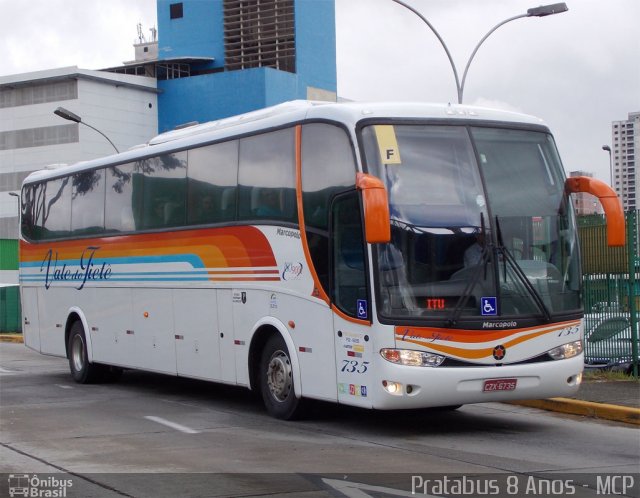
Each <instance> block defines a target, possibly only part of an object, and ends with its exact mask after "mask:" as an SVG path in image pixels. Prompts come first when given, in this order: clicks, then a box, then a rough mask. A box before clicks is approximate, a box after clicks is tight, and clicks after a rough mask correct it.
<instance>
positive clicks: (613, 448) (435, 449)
mask: <svg viewBox="0 0 640 498" xmlns="http://www.w3.org/2000/svg"><path fill="white" fill-rule="evenodd" d="M0 382H1V383H0V388H1V389H0V396H1V397H0V402H1V406H0V424H1V425H0V429H1V430H0V436H1V437H0V443H1V446H0V472H4V473H6V474H9V473H12V474H26V473H39V475H41V476H43V475H45V474H47V475H48V474H49V473H57V472H65V473H69V475H70V476H71V477H72V478H73V485H74V486H75V487H74V488H73V490H72V491H74V492H76V493H80V494H70V493H68V494H67V496H159V495H162V496H182V495H184V494H185V489H186V486H187V484H192V485H194V486H195V488H194V489H196V490H195V491H192V492H191V494H190V495H191V496H203V495H205V494H206V495H207V496H254V494H255V495H261V494H269V496H272V495H273V496H287V497H292V496H308V497H312V496H313V497H315V496H368V494H367V493H369V491H367V490H365V491H362V490H356V491H357V492H361V493H364V494H358V493H357V492H355V491H354V494H350V493H351V491H349V490H344V489H343V490H342V491H341V492H337V491H335V490H333V491H330V492H327V491H321V490H318V486H320V488H322V489H324V488H323V486H329V487H331V486H334V484H336V483H339V482H340V479H342V480H343V481H345V478H344V476H347V475H348V476H351V475H354V474H372V473H375V474H378V479H377V481H376V479H375V476H373V477H372V476H368V477H367V478H365V476H363V475H360V481H366V479H369V481H370V482H378V483H379V484H385V485H386V486H385V489H386V490H387V491H380V490H379V489H378V491H376V492H379V493H382V495H384V493H385V492H389V491H388V490H389V489H396V486H395V484H398V482H404V487H405V488H406V487H407V482H408V480H409V479H411V474H416V475H427V474H438V473H448V474H452V473H461V474H465V475H475V474H484V473H490V474H495V473H507V474H517V475H520V476H522V475H524V476H528V475H534V474H535V475H540V474H544V475H548V474H550V473H558V475H562V476H565V475H573V474H574V473H580V474H582V475H584V476H588V475H590V474H593V473H613V474H623V473H624V474H630V473H638V472H640V464H639V462H640V430H639V429H638V428H635V427H631V426H628V425H624V424H618V423H612V422H603V421H597V420H585V419H582V418H580V417H573V416H563V415H558V414H551V413H545V412H542V411H539V410H535V409H531V408H524V407H519V406H513V405H505V404H499V403H487V404H482V405H469V406H464V407H462V408H461V409H459V410H458V411H456V412H451V413H439V412H426V411H421V412H395V413H390V412H370V411H362V410H356V409H351V408H345V407H337V406H333V405H326V404H320V403H318V404H315V405H313V407H312V409H311V412H310V414H309V416H308V418H307V419H306V420H304V421H301V422H282V421H277V420H274V419H271V418H270V417H268V416H267V415H266V414H265V413H264V412H263V409H262V406H261V404H260V403H259V402H258V401H257V400H256V399H254V398H253V396H252V395H251V393H249V392H248V391H246V390H244V389H238V388H234V387H229V386H221V385H215V384H209V383H204V382H199V381H192V380H187V379H178V378H173V377H166V376H160V375H154V374H149V373H143V372H133V371H130V372H126V373H125V375H124V376H123V378H122V379H121V381H120V382H118V383H115V384H102V385H78V384H75V383H73V382H72V380H71V378H70V376H69V373H68V366H67V362H66V360H64V359H60V358H52V357H47V356H42V355H39V354H37V353H34V352H32V351H30V350H28V349H26V348H25V347H24V346H22V345H20V344H0ZM247 472H249V473H251V474H238V473H247ZM123 473H126V475H125V474H123ZM150 473H153V474H150ZM190 473H206V474H200V475H198V476H194V475H193V474H190ZM211 473H213V475H212V474H211ZM383 473H384V475H386V476H387V479H386V480H385V479H382V475H383ZM330 474H333V475H334V476H337V477H338V480H337V481H322V483H320V484H318V479H321V478H322V476H328V475H330ZM636 475H637V474H636ZM205 476H206V479H205ZM341 476H342V477H341ZM585 478H586V477H585ZM4 480H5V479H3V478H2V474H0V495H2V491H3V489H2V487H1V486H2V485H4V482H3V481H4ZM346 480H353V479H351V478H349V479H346ZM356 480H358V479H356ZM394 480H395V481H398V482H396V483H395V484H394ZM610 483H611V481H610ZM54 484H56V483H54ZM618 484H620V485H621V484H622V481H618ZM639 485H640V478H636V482H635V483H634V486H636V487H637V486H639ZM176 487H177V488H176ZM334 487H335V486H334ZM349 489H351V488H349ZM327 493H328V494H327ZM371 493H373V494H375V492H373V491H371ZM634 493H635V494H634ZM382 495H380V496H382ZM631 495H632V496H638V495H637V489H636V490H635V491H633V492H632V493H631ZM372 496H373V495H372ZM376 496H378V495H376ZM384 496H386V495H384ZM389 496H393V493H391V494H389Z"/></svg>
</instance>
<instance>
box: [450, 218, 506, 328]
mask: <svg viewBox="0 0 640 498" xmlns="http://www.w3.org/2000/svg"><path fill="white" fill-rule="evenodd" d="M480 230H481V232H480V233H482V234H484V240H485V243H484V245H483V247H482V252H481V253H480V261H478V264H477V265H476V267H475V269H474V270H473V274H472V275H471V280H469V282H467V285H466V286H465V288H464V290H463V291H462V294H461V295H460V297H459V298H458V302H457V303H456V306H455V308H453V311H452V312H451V316H450V317H449V320H448V321H449V326H450V327H453V326H454V325H455V324H456V323H457V321H458V320H459V319H460V315H461V314H462V310H463V309H464V307H465V306H466V305H467V302H469V298H470V297H471V293H472V292H473V289H475V287H476V285H477V284H478V281H479V280H480V275H481V273H482V272H481V270H484V278H485V279H486V278H487V265H488V263H489V254H491V253H492V252H494V251H495V248H494V246H493V242H491V239H490V238H489V237H487V235H486V230H485V225H484V214H483V213H480Z"/></svg>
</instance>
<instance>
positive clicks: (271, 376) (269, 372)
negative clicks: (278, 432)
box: [260, 335, 302, 420]
mask: <svg viewBox="0 0 640 498" xmlns="http://www.w3.org/2000/svg"><path fill="white" fill-rule="evenodd" d="M260 392H261V394H262V400H263V402H264V406H265V407H266V409H267V412H268V413H269V415H271V416H272V417H275V418H279V419H284V420H292V419H295V418H297V417H298V416H299V415H300V411H301V406H302V403H301V400H300V399H298V398H296V395H295V393H294V390H293V370H292V367H291V358H290V357H289V351H288V349H287V345H286V344H285V342H284V339H283V338H282V337H281V336H280V335H274V336H272V337H271V338H270V339H269V340H268V341H267V343H266V344H265V347H264V349H263V350H262V358H261V362H260Z"/></svg>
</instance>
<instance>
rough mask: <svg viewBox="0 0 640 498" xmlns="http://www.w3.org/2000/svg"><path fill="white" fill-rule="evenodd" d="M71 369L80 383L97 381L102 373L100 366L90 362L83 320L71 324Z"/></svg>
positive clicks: (74, 377)
mask: <svg viewBox="0 0 640 498" xmlns="http://www.w3.org/2000/svg"><path fill="white" fill-rule="evenodd" d="M68 351H69V353H68V354H69V369H70V370H71V376H72V377H73V380H75V381H76V382H77V383H79V384H89V383H91V382H95V381H96V380H97V378H98V376H99V375H100V371H99V366H98V365H94V364H91V363H89V357H88V356H87V341H86V338H85V335H84V328H83V327H82V323H81V322H75V323H74V324H73V325H72V326H71V333H70V334H69V349H68Z"/></svg>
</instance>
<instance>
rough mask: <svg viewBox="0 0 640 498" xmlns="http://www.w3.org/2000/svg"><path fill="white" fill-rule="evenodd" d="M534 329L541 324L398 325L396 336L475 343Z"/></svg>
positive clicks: (560, 325) (557, 327) (567, 324)
mask: <svg viewBox="0 0 640 498" xmlns="http://www.w3.org/2000/svg"><path fill="white" fill-rule="evenodd" d="M579 323H580V321H579V320H573V321H570V322H563V323H558V324H555V325H554V326H552V327H549V328H546V329H544V332H545V333H546V332H555V331H558V330H562V329H564V328H566V327H570V326H575V325H578V324H579ZM532 330H540V326H536V327H527V328H521V329H501V330H491V331H484V330H465V329H446V328H435V327H434V328H423V327H403V326H396V328H395V334H396V338H397V339H400V340H404V339H403V338H404V337H410V338H418V339H428V340H430V341H446V342H464V343H473V342H489V341H497V340H500V339H506V338H508V337H510V336H512V335H514V334H518V333H521V332H526V331H532Z"/></svg>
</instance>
